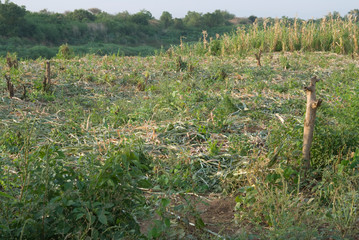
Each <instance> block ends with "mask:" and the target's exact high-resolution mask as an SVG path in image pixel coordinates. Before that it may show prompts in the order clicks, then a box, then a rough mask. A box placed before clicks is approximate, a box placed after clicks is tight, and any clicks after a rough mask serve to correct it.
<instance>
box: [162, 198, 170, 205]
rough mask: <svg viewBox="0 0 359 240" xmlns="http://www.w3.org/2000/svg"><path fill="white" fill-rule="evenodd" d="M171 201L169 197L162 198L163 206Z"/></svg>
mask: <svg viewBox="0 0 359 240" xmlns="http://www.w3.org/2000/svg"><path fill="white" fill-rule="evenodd" d="M170 202H171V200H169V199H168V198H162V199H161V205H162V206H163V207H167V206H168V204H170Z"/></svg>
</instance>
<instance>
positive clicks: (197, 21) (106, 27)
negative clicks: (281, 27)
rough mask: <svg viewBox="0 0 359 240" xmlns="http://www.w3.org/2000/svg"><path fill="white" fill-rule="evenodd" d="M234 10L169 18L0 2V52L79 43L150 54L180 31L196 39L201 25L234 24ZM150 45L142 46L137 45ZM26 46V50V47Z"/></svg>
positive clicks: (91, 49)
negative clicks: (29, 8)
mask: <svg viewBox="0 0 359 240" xmlns="http://www.w3.org/2000/svg"><path fill="white" fill-rule="evenodd" d="M233 17H234V15H232V14H229V13H228V12H226V11H220V10H216V11H215V12H213V13H206V14H201V13H196V12H188V14H187V16H186V17H185V18H184V19H178V18H176V19H173V17H172V15H171V14H170V13H168V12H163V14H162V16H161V17H160V19H159V20H157V19H155V18H154V17H153V16H152V14H151V13H150V12H149V11H146V10H142V11H140V12H138V13H135V14H129V13H128V12H121V13H118V14H116V15H112V14H108V13H106V12H103V11H101V10H100V9H97V8H92V9H89V10H84V9H78V10H75V11H73V12H66V13H63V14H60V13H52V12H48V11H47V10H42V11H40V12H29V11H26V9H25V8H24V7H20V6H18V5H16V4H15V3H12V2H9V1H6V2H5V3H1V2H0V30H1V31H0V42H1V48H0V55H2V56H5V55H6V52H7V51H10V52H15V51H16V52H18V54H19V56H20V57H30V58H37V57H39V56H43V57H46V58H50V57H53V56H54V55H55V54H56V49H55V48H54V47H55V46H60V45H62V44H65V43H67V44H70V45H77V46H83V47H82V48H81V49H79V50H78V51H77V53H78V54H83V53H84V52H85V53H98V54H102V55H104V54H113V53H115V54H117V53H118V52H119V53H120V54H125V55H138V54H140V53H141V54H142V55H148V54H153V53H154V49H160V48H161V47H164V48H168V47H169V46H170V45H172V44H178V43H179V40H180V37H181V36H186V40H187V41H198V39H200V38H201V30H202V29H208V30H209V32H211V34H212V35H213V36H214V35H215V34H216V33H223V32H229V31H231V30H233V29H235V28H234V27H233V26H231V24H230V23H229V20H230V19H232V18H233ZM142 45H146V46H148V47H147V48H146V49H144V48H143V47H142V48H141V47H140V46H142ZM29 48H30V49H29Z"/></svg>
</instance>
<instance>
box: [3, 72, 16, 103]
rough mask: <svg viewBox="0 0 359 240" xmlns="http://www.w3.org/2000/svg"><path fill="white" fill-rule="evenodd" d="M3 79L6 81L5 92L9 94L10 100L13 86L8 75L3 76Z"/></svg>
mask: <svg viewBox="0 0 359 240" xmlns="http://www.w3.org/2000/svg"><path fill="white" fill-rule="evenodd" d="M5 79H6V85H7V90H8V92H9V97H10V98H12V97H13V96H14V92H15V90H14V84H12V82H11V78H10V77H9V76H8V75H5Z"/></svg>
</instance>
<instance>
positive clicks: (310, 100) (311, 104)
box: [303, 77, 322, 170]
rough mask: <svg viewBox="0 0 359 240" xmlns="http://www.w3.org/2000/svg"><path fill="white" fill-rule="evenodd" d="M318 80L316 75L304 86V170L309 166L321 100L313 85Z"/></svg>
mask: <svg viewBox="0 0 359 240" xmlns="http://www.w3.org/2000/svg"><path fill="white" fill-rule="evenodd" d="M318 81H319V79H318V78H317V77H313V78H312V79H311V82H310V85H309V86H308V87H304V90H305V91H306V94H307V110H306V113H305V120H304V135H303V164H304V168H305V170H308V169H309V168H310V148H311V146H312V142H313V133H314V123H315V117H316V113H317V109H318V107H319V106H320V105H321V103H322V100H321V99H319V100H317V99H316V95H315V85H316V83H317V82H318Z"/></svg>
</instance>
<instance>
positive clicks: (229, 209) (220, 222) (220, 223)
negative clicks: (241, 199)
mask: <svg viewBox="0 0 359 240" xmlns="http://www.w3.org/2000/svg"><path fill="white" fill-rule="evenodd" d="M235 205H236V201H235V198H234V197H224V198H218V197H215V196H214V197H208V198H207V200H205V201H203V202H202V203H200V204H198V205H197V210H198V211H199V212H200V216H201V218H202V220H203V222H204V223H205V226H206V228H208V229H209V230H211V231H213V232H215V233H219V234H224V235H233V234H234V233H235V232H236V229H237V228H238V226H237V227H236V225H235V223H234V207H235Z"/></svg>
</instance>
